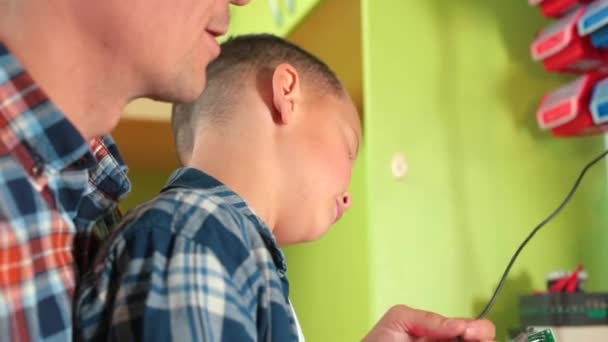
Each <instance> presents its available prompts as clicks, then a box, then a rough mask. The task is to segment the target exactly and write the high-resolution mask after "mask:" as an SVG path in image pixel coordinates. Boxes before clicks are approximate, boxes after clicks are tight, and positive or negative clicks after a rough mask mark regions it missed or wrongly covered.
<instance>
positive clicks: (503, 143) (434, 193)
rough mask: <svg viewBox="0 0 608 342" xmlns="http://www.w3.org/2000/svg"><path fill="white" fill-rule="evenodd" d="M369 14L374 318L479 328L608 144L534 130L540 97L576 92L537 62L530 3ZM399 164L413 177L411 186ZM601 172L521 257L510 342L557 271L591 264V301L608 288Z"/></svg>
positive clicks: (445, 5)
mask: <svg viewBox="0 0 608 342" xmlns="http://www.w3.org/2000/svg"><path fill="white" fill-rule="evenodd" d="M362 4H363V8H362V14H363V46H364V48H363V59H364V79H365V80H366V82H365V84H364V104H365V122H366V127H365V131H366V133H367V135H366V139H367V141H366V144H367V163H366V165H367V168H366V172H367V203H368V207H367V209H368V213H367V217H368V222H369V226H368V229H367V230H368V233H367V235H368V236H369V251H370V256H371V258H370V263H371V264H370V276H371V279H372V286H371V290H372V291H371V303H372V304H371V305H372V316H373V318H374V319H376V318H378V317H379V316H380V315H381V314H382V313H383V312H384V311H385V310H386V309H387V308H388V307H389V306H390V305H391V304H394V303H406V304H409V305H413V306H416V307H421V308H425V309H430V310H436V311H440V312H442V313H445V314H449V315H457V316H463V315H465V316H471V315H475V314H477V313H478V312H479V311H480V309H481V308H482V307H483V306H484V304H485V302H486V301H487V300H488V299H489V296H490V293H491V291H492V290H493V288H494V287H495V286H496V284H497V281H498V278H499V276H500V275H501V273H502V271H503V268H504V266H505V265H506V263H507V261H508V259H509V258H510V256H511V254H512V253H513V252H514V250H515V248H516V247H517V245H518V244H519V242H520V241H521V240H522V239H523V238H524V237H525V236H526V234H527V233H528V232H529V231H530V229H531V228H532V227H533V226H534V225H536V224H537V223H538V222H539V221H540V220H541V219H542V218H544V217H545V216H546V215H547V214H548V213H549V212H550V211H551V210H553V209H554V208H555V207H556V206H557V204H558V203H559V201H561V200H562V198H563V197H564V196H565V194H566V193H567V191H568V190H569V188H570V186H571V184H572V183H573V181H574V179H575V177H576V176H577V173H578V172H579V169H580V168H581V167H582V166H583V165H584V164H585V163H586V162H587V160H589V159H591V158H592V157H593V156H594V155H595V154H597V153H599V152H600V151H601V149H602V140H601V139H599V138H587V139H576V140H557V139H554V138H552V137H550V136H549V135H548V134H544V133H541V132H539V130H538V129H537V127H536V124H535V121H534V111H535V108H536V105H537V103H538V101H539V99H540V97H541V96H542V95H543V93H544V92H545V91H547V90H550V89H552V88H554V87H556V86H558V85H559V84H561V83H563V82H564V81H565V80H566V79H565V78H563V77H562V78H559V77H555V76H552V75H549V74H547V73H545V72H544V71H543V70H542V68H541V67H540V66H539V65H536V64H533V63H532V62H531V61H530V57H529V53H528V46H529V43H530V41H531V39H532V38H533V35H534V33H535V32H536V30H537V29H539V28H540V27H542V26H543V25H544V22H543V21H542V20H541V19H540V14H539V13H538V11H537V10H535V9H533V8H529V7H528V6H527V3H526V2H525V1H474V0H460V1H440V0H426V1H403V0H384V1H371V0H363V1H362ZM397 151H400V152H403V153H404V154H405V156H406V158H407V159H408V161H409V165H410V173H409V175H408V176H407V178H406V179H405V180H404V181H401V182H396V181H394V180H392V179H391V176H390V173H389V171H390V169H389V162H390V158H391V156H392V154H393V153H394V152H397ZM604 172H605V171H604V169H603V165H602V166H601V167H599V168H597V169H595V170H593V171H592V172H591V173H590V174H589V177H588V178H587V179H586V181H585V182H584V184H583V186H582V187H581V189H580V191H579V193H578V194H577V196H576V197H575V200H574V201H573V202H572V204H571V205H570V206H569V207H568V208H567V209H566V210H565V212H564V213H563V215H561V216H560V217H558V219H557V220H555V222H553V223H551V224H550V225H549V226H548V227H547V229H546V230H545V231H543V232H541V233H540V234H539V235H538V237H537V238H536V239H535V240H533V241H532V243H531V244H530V247H529V248H528V249H527V250H525V251H524V253H523V254H522V256H521V259H520V260H519V261H518V263H517V264H516V267H515V268H514V270H513V272H512V275H511V276H510V277H509V282H508V284H507V288H506V290H505V293H504V295H503V296H502V297H500V300H499V301H498V303H497V305H496V308H495V310H494V312H493V313H492V316H491V317H492V318H493V319H494V320H495V322H496V324H497V326H498V329H499V336H501V337H504V336H503V335H502V334H503V333H504V331H505V329H506V328H508V327H513V326H514V325H516V324H517V314H516V309H517V297H516V296H517V295H519V294H522V293H529V292H530V291H531V290H532V289H533V288H534V289H542V288H543V279H544V277H545V274H546V273H547V272H548V271H551V270H554V269H560V268H567V269H572V268H574V267H575V266H576V265H577V263H578V262H584V263H586V264H587V265H588V266H589V267H588V271H589V272H590V275H591V277H592V280H591V284H590V285H591V287H592V288H600V287H602V286H604V287H606V285H608V278H606V276H602V273H603V272H602V271H603V270H605V268H606V262H605V261H604V260H606V252H605V250H606V248H605V246H606V244H605V242H607V241H606V240H607V238H608V236H607V234H606V233H604V232H603V230H605V228H606V220H605V218H606V214H605V203H606V202H605V201H604V200H605V198H604V193H605V192H604V189H605V187H606V184H605V182H604V180H605V173H604Z"/></svg>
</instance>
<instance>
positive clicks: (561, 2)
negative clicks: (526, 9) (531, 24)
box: [528, 0, 593, 18]
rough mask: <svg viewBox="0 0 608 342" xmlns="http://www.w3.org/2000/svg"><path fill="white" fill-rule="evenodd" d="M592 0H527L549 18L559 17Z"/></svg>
mask: <svg viewBox="0 0 608 342" xmlns="http://www.w3.org/2000/svg"><path fill="white" fill-rule="evenodd" d="M592 1H593V0H528V3H529V4H530V5H532V6H539V5H540V10H541V12H543V15H544V16H546V17H550V18H559V17H561V16H563V15H564V14H566V13H567V12H569V11H570V10H572V9H573V8H575V7H576V6H577V5H579V4H586V3H589V2H592Z"/></svg>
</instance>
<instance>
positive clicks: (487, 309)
mask: <svg viewBox="0 0 608 342" xmlns="http://www.w3.org/2000/svg"><path fill="white" fill-rule="evenodd" d="M606 155H608V150H606V151H604V152H602V153H601V154H600V155H599V156H597V157H595V158H594V159H593V160H592V161H590V162H589V163H588V164H587V165H585V167H584V168H583V170H582V171H581V173H580V174H579V176H578V178H577V179H576V181H575V182H574V186H572V189H571V190H570V192H569V193H568V195H567V196H566V198H565V199H564V200H563V201H562V203H561V204H560V205H559V206H558V207H557V209H555V210H554V211H553V212H552V213H551V215H549V216H548V217H547V218H546V219H544V220H543V221H542V222H541V223H539V224H538V225H537V226H536V227H535V228H534V229H533V230H532V232H531V233H530V234H529V235H528V237H526V239H525V240H524V241H523V242H522V243H521V245H519V247H518V248H517V250H516V251H515V254H513V256H512V257H511V260H510V261H509V264H508V265H507V268H505V271H504V273H503V274H502V277H501V278H500V282H499V283H498V286H496V290H494V294H492V297H491V298H490V300H489V301H488V304H487V305H486V307H485V308H484V309H483V311H481V313H480V314H479V316H477V319H483V318H485V317H486V316H487V315H488V313H489V312H490V310H492V307H494V304H495V303H496V298H497V297H498V295H499V294H500V291H502V288H503V286H504V285H505V281H506V280H507V276H508V275H509V272H511V267H513V264H514V263H515V260H516V259H517V257H518V256H519V254H520V253H521V251H522V250H523V249H524V247H526V245H527V244H528V242H530V240H532V238H533V237H534V235H536V233H538V231H539V230H540V229H541V228H542V227H543V226H544V225H546V224H547V223H549V222H551V220H553V219H554V218H555V216H557V214H559V213H560V211H562V209H564V207H565V206H566V205H567V204H568V202H570V200H571V199H572V196H574V193H576V190H577V189H578V186H579V185H580V184H581V181H582V180H583V177H585V174H586V173H587V171H588V170H589V169H590V168H591V167H592V166H594V165H595V164H597V162H599V161H600V160H602V159H603V158H604V157H605V156H606ZM463 340H464V339H463V338H462V337H458V341H463Z"/></svg>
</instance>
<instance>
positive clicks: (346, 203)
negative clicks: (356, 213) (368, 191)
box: [342, 192, 353, 211]
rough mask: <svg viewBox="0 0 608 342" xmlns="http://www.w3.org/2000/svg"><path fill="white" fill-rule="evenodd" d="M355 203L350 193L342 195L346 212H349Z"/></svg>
mask: <svg viewBox="0 0 608 342" xmlns="http://www.w3.org/2000/svg"><path fill="white" fill-rule="evenodd" d="M352 202H353V199H352V197H351V195H350V194H349V193H348V192H345V193H344V195H342V205H343V206H344V210H345V211H346V210H348V209H349V208H350V206H351V204H352Z"/></svg>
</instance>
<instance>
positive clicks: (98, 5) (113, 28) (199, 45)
mask: <svg viewBox="0 0 608 342" xmlns="http://www.w3.org/2000/svg"><path fill="white" fill-rule="evenodd" d="M248 2H249V0H172V1H167V0H129V1H122V0H104V1H80V0H75V1H74V2H73V9H74V11H76V13H75V14H76V15H75V17H76V18H79V19H77V20H80V22H79V27H81V28H83V29H84V30H86V31H87V33H88V34H89V36H90V37H91V39H95V40H96V41H97V42H98V46H99V48H100V49H102V50H104V51H103V52H104V53H106V54H109V55H111V56H112V57H113V58H112V61H111V63H113V68H112V69H113V70H121V72H122V74H123V75H124V81H125V82H130V83H132V84H133V87H134V89H135V94H134V95H135V96H136V97H139V96H148V97H152V98H155V99H159V100H164V101H191V100H194V99H195V98H196V97H197V96H198V95H199V94H200V93H201V92H202V90H203V89H204V86H205V78H206V73H205V69H206V67H207V64H208V63H209V62H210V61H211V60H213V59H214V58H216V57H217V56H218V54H219V52H220V47H219V45H218V43H217V42H216V38H217V37H218V36H220V35H223V34H224V33H225V32H226V31H227V29H228V23H229V20H230V18H229V8H228V7H229V6H230V4H231V3H232V4H235V5H245V4H246V3H248ZM121 77H122V76H121Z"/></svg>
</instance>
